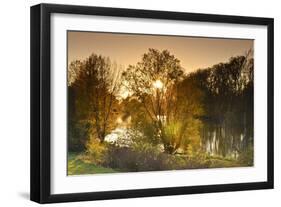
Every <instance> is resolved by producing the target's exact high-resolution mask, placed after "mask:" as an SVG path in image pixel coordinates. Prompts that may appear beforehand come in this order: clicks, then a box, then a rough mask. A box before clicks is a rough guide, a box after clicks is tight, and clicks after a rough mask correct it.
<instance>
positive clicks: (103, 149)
mask: <svg viewBox="0 0 281 207" xmlns="http://www.w3.org/2000/svg"><path fill="white" fill-rule="evenodd" d="M86 149H87V151H86V154H85V156H84V160H85V161H88V162H91V163H93V164H96V165H100V164H103V163H104V162H105V159H106V154H107V151H108V149H107V146H106V144H105V143H101V142H100V140H99V139H97V138H90V139H89V141H88V142H87V144H86Z"/></svg>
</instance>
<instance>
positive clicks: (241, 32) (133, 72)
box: [31, 4, 273, 203]
mask: <svg viewBox="0 0 281 207" xmlns="http://www.w3.org/2000/svg"><path fill="white" fill-rule="evenodd" d="M270 188H273V19H271V18H260V17H241V16H225V15H211V14H194V13H179V12H168V11H149V10H133V9H119V8H101V7H87V6H70V5H54V4H40V5H36V6H33V7H31V200H33V201H36V202H39V203H52V202H68V201H85V200H100V199H117V198H131V197H145V196H162V195H178V194H193V193H209V192H223V191H238V190H254V189H270Z"/></svg>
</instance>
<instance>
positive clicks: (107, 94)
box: [69, 54, 120, 142]
mask: <svg viewBox="0 0 281 207" xmlns="http://www.w3.org/2000/svg"><path fill="white" fill-rule="evenodd" d="M77 63H78V62H77V61H75V62H73V63H71V64H70V67H69V69H71V70H72V71H75V73H74V74H75V76H74V77H73V78H72V79H70V81H71V82H70V86H71V88H72V90H73V93H74V96H75V110H76V112H77V114H78V116H77V119H78V120H86V121H87V122H88V123H89V124H90V125H91V126H92V130H91V133H92V134H94V135H95V136H96V138H98V139H99V140H100V141H101V142H103V141H104V138H105V136H106V134H107V133H108V132H109V131H110V130H111V129H112V128H113V127H114V123H115V115H116V113H117V110H116V109H114V107H116V104H117V101H116V98H115V95H116V93H117V91H118V90H119V84H120V82H119V80H118V78H119V76H120V75H119V70H118V67H117V65H116V64H114V63H111V61H110V59H109V58H106V57H103V56H101V55H96V54H92V55H91V56H89V57H88V58H87V59H86V60H85V61H83V62H82V63H81V62H79V64H77ZM75 66H77V67H78V68H75ZM74 68H75V69H74ZM77 71H78V72H77ZM72 74H73V73H72Z"/></svg>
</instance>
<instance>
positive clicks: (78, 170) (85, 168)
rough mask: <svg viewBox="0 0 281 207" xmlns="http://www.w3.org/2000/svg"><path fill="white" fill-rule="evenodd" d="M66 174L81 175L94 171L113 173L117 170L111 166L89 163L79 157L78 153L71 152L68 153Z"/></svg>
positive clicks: (94, 172)
mask: <svg viewBox="0 0 281 207" xmlns="http://www.w3.org/2000/svg"><path fill="white" fill-rule="evenodd" d="M67 168H68V170H67V173H68V175H83V174H96V173H115V172H118V171H116V170H114V169H111V168H105V167H101V166H97V165H94V164H91V163H86V162H84V161H83V160H81V159H80V158H79V154H74V153H71V154H69V155H68V166H67Z"/></svg>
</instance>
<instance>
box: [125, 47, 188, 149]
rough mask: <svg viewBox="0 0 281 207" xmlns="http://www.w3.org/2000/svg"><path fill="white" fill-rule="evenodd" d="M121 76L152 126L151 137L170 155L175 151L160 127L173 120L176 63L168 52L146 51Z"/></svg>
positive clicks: (178, 70)
mask: <svg viewBox="0 0 281 207" xmlns="http://www.w3.org/2000/svg"><path fill="white" fill-rule="evenodd" d="M122 75H123V79H124V82H125V85H126V87H127V89H128V90H129V91H130V93H131V94H132V96H133V97H135V98H136V99H137V100H138V101H139V102H140V103H141V104H142V107H143V109H144V110H145V112H146V115H147V116H148V118H149V119H150V121H151V124H152V125H153V126H154V128H155V130H154V131H155V134H154V135H155V136H156V137H158V139H159V140H160V141H161V142H162V143H163V144H164V148H165V151H166V152H168V153H173V152H174V151H175V148H174V147H171V139H169V138H167V136H166V135H165V131H167V130H164V127H165V126H167V125H168V124H169V123H171V122H173V121H174V120H173V119H174V118H175V117H176V115H175V113H176V112H177V111H176V110H175V109H174V108H175V103H176V101H177V85H178V83H179V82H180V81H181V80H182V78H183V70H182V67H181V65H180V61H179V60H178V59H177V58H175V57H174V56H173V55H172V54H170V52H169V51H168V50H163V51H159V50H156V49H149V51H148V52H147V53H145V54H144V55H143V56H142V60H141V61H140V62H138V63H137V64H136V65H134V66H133V65H130V66H129V67H128V68H127V70H126V71H125V72H124V73H123V74H122Z"/></svg>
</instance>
